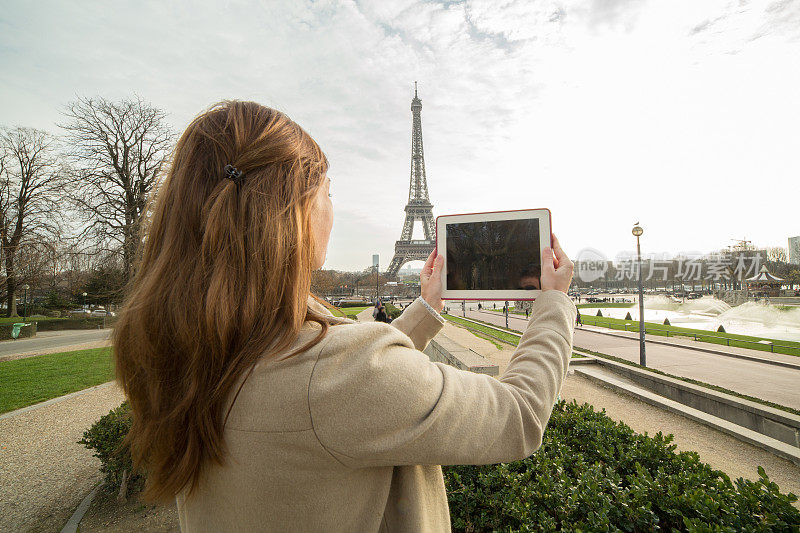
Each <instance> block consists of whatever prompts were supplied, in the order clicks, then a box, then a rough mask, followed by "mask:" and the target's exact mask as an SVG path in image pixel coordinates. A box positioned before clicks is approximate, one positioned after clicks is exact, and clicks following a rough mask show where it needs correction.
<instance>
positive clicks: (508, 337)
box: [442, 315, 519, 346]
mask: <svg viewBox="0 0 800 533" xmlns="http://www.w3.org/2000/svg"><path fill="white" fill-rule="evenodd" d="M442 316H443V317H444V318H445V319H446V320H449V321H450V322H453V323H454V324H457V325H459V326H466V327H468V328H471V329H473V330H475V331H478V332H481V333H484V334H486V335H491V336H493V337H497V338H499V339H500V340H502V341H503V342H506V343H508V344H513V345H514V346H516V345H517V344H518V343H519V336H518V335H514V334H511V333H504V332H502V331H497V330H495V329H492V328H489V327H486V326H482V325H480V324H475V323H474V322H470V321H468V320H463V319H461V318H458V317H455V316H453V315H442Z"/></svg>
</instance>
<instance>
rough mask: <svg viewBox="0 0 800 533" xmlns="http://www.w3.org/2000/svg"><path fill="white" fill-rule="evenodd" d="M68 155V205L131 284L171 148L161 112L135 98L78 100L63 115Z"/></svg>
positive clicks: (84, 234) (83, 234)
mask: <svg viewBox="0 0 800 533" xmlns="http://www.w3.org/2000/svg"><path fill="white" fill-rule="evenodd" d="M63 114H64V116H65V117H66V118H67V122H66V123H65V124H60V127H62V128H64V129H65V130H66V140H67V143H68V145H69V155H70V158H71V161H72V163H73V165H74V167H75V170H74V172H75V175H76V179H75V187H74V188H73V194H72V196H73V200H74V202H75V204H76V205H77V206H78V208H79V209H80V212H81V213H82V214H83V217H84V218H83V223H84V224H86V225H85V227H84V228H83V229H82V231H81V233H80V235H79V237H80V238H83V237H91V238H93V239H94V241H95V242H96V243H97V244H98V245H99V246H100V247H101V248H102V249H104V250H105V251H107V252H112V253H119V254H121V255H122V264H123V269H124V275H125V279H126V280H128V279H130V277H131V275H132V271H133V264H134V256H135V254H136V251H137V248H138V244H139V243H138V239H139V227H140V224H141V222H142V217H143V214H144V211H145V208H146V205H147V200H148V198H149V196H150V195H151V194H152V192H153V190H154V188H155V187H156V180H157V179H158V177H159V174H160V172H161V169H162V167H163V166H164V164H165V161H166V159H167V157H168V155H169V152H170V150H171V149H172V145H173V140H174V135H173V133H172V130H171V129H170V128H169V127H168V126H167V125H166V123H165V121H164V118H165V113H164V112H163V111H161V110H159V109H157V108H155V107H153V106H151V105H150V104H148V103H147V102H145V101H144V100H142V99H141V98H139V97H136V98H135V99H124V100H121V101H116V102H115V101H109V100H106V99H104V98H102V97H98V98H78V100H77V101H75V102H72V103H70V104H68V105H67V106H66V108H65V109H64V111H63Z"/></svg>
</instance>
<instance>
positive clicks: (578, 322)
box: [575, 311, 583, 326]
mask: <svg viewBox="0 0 800 533" xmlns="http://www.w3.org/2000/svg"><path fill="white" fill-rule="evenodd" d="M575 325H576V326H582V325H583V320H581V312H580V311H578V314H577V315H575Z"/></svg>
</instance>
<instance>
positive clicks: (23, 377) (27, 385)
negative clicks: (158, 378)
mask: <svg viewBox="0 0 800 533" xmlns="http://www.w3.org/2000/svg"><path fill="white" fill-rule="evenodd" d="M113 379H114V363H113V360H112V358H111V347H110V346H109V347H105V348H93V349H91V350H77V351H73V352H60V353H52V354H46V355H38V356H36V357H28V358H25V359H15V360H13V361H5V362H2V363H0V383H2V384H3V385H2V387H0V413H5V412H8V411H13V410H14V409H19V408H21V407H27V406H29V405H33V404H35V403H39V402H43V401H45V400H49V399H51V398H56V397H58V396H63V395H65V394H69V393H70V392H75V391H79V390H83V389H86V388H88V387H93V386H94V385H99V384H101V383H105V382H106V381H111V380H113Z"/></svg>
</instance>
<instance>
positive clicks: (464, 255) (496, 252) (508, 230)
mask: <svg viewBox="0 0 800 533" xmlns="http://www.w3.org/2000/svg"><path fill="white" fill-rule="evenodd" d="M446 232H447V289H448V290H520V289H526V290H534V289H539V288H540V287H541V286H540V284H539V276H540V275H541V268H542V266H541V265H542V261H541V256H540V254H539V220H538V219H536V218H520V219H515V220H483V221H480V222H459V223H455V224H446Z"/></svg>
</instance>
